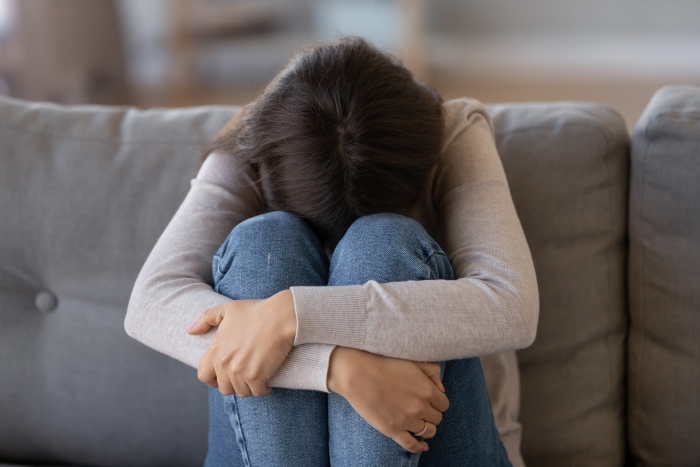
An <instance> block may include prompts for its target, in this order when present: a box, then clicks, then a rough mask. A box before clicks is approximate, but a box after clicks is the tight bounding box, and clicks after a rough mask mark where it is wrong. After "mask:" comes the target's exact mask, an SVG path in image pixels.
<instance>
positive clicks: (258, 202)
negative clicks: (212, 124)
mask: <svg viewBox="0 0 700 467" xmlns="http://www.w3.org/2000/svg"><path fill="white" fill-rule="evenodd" d="M264 209H265V206H264V202H263V197H262V194H261V193H260V191H259V188H258V186H257V184H256V183H254V180H253V178H252V174H251V173H250V169H249V168H248V167H247V166H245V165H244V164H241V163H240V162H239V161H238V160H236V159H235V158H234V157H232V156H229V155H225V154H221V153H213V154H211V155H210V156H209V157H208V158H207V159H206V161H205V162H204V164H203V165H202V168H201V169H200V171H199V173H198V175H197V177H196V178H195V179H194V180H193V181H192V187H191V189H190V191H189V193H188V194H187V197H186V198H185V200H184V201H183V203H182V205H181V206H180V208H179V209H178V211H177V213H176V214H175V216H174V217H173V219H172V220H171V221H170V224H169V225H168V227H167V228H166V229H165V231H164V232H163V234H162V235H161V237H160V239H159V240H158V242H157V243H156V245H155V247H154V248H153V251H152V252H151V254H150V255H149V257H148V259H147V261H146V263H145V264H144V266H143V268H142V269H141V272H140V274H139V276H138V279H137V280H136V284H135V285H134V289H133V291H132V294H131V299H130V301H129V307H128V310H127V315H126V321H125V328H126V332H127V333H128V334H129V335H130V336H131V337H133V338H135V339H137V340H139V341H140V342H142V343H144V344H146V345H147V346H149V347H151V348H153V349H155V350H158V351H160V352H163V353H165V354H166V355H169V356H171V357H174V358H176V359H177V360H180V361H182V362H184V363H186V364H188V365H190V366H193V367H196V366H197V365H198V364H199V361H200V359H201V357H202V355H203V354H204V352H205V351H206V350H207V347H208V346H209V343H210V341H211V339H212V337H213V335H214V332H213V331H212V332H209V333H207V334H206V335H204V336H190V335H188V334H187V333H186V332H185V328H186V327H187V326H188V325H189V324H190V323H192V322H194V321H195V319H197V318H198V317H199V316H200V315H201V314H202V313H203V312H204V311H205V310H207V309H210V308H214V307H217V306H218V305H223V304H226V303H229V302H231V300H230V299H228V298H226V297H224V296H223V295H219V294H217V293H216V292H214V291H213V290H212V288H211V287H210V286H209V285H208V284H209V283H210V281H211V261H212V257H213V256H214V253H215V252H216V251H217V249H218V248H219V246H220V245H221V244H222V243H223V241H224V240H225V239H226V237H227V235H228V234H229V233H230V232H231V230H232V229H233V228H234V227H235V226H236V225H237V224H238V223H239V222H241V221H243V220H245V219H247V218H249V217H253V216H255V215H257V214H260V213H261V212H263V211H264ZM333 348H334V347H333V346H332V345H317V344H312V345H304V346H298V347H295V348H294V349H293V350H292V352H290V354H289V356H288V357H287V359H286V360H285V361H284V363H283V364H282V366H281V367H280V368H279V370H277V372H276V373H275V374H274V376H273V377H272V378H271V379H270V380H269V381H268V384H269V385H270V386H281V387H288V388H298V389H316V390H321V391H326V390H327V388H326V374H327V370H328V360H329V358H330V354H331V352H332V350H333Z"/></svg>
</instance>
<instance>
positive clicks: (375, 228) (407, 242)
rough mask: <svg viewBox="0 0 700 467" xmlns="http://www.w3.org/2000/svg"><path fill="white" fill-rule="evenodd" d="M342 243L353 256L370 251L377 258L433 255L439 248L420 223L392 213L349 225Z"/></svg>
mask: <svg viewBox="0 0 700 467" xmlns="http://www.w3.org/2000/svg"><path fill="white" fill-rule="evenodd" d="M341 243H342V247H344V249H346V250H352V251H353V252H354V254H357V253H358V252H359V251H361V250H367V251H371V252H372V254H374V255H395V254H397V253H398V252H410V253H411V254H414V255H416V254H418V255H424V254H425V255H430V254H432V252H433V251H434V250H435V249H438V248H439V247H438V246H437V244H435V242H434V241H433V239H432V238H431V237H430V236H429V235H428V233H427V232H426V231H425V229H424V228H423V226H422V225H420V223H419V222H418V221H416V220H414V219H411V218H409V217H406V216H402V215H399V214H389V213H381V214H372V215H369V216H363V217H360V218H359V219H357V220H356V221H355V222H354V223H353V224H352V225H351V226H350V228H349V229H348V231H347V233H346V234H345V236H344V237H343V239H342V240H341ZM339 246H341V245H340V244H339ZM341 251H342V250H341Z"/></svg>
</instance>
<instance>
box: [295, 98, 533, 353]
mask: <svg viewBox="0 0 700 467" xmlns="http://www.w3.org/2000/svg"><path fill="white" fill-rule="evenodd" d="M445 108H446V112H447V115H446V140H445V148H444V150H443V152H442V155H441V159H440V161H439V164H438V168H437V172H436V178H435V181H434V185H433V191H434V192H433V197H434V201H435V205H436V210H437V212H439V213H440V215H441V218H442V222H443V229H444V232H445V244H444V245H441V246H442V247H443V249H444V250H445V252H446V253H447V255H448V257H449V259H450V262H451V264H452V266H453V269H454V272H455V277H456V278H457V279H456V280H454V281H443V280H431V281H412V282H393V283H386V284H378V283H377V282H374V281H370V282H367V283H366V284H364V285H357V286H342V287H293V288H292V292H293V294H294V300H295V305H296V312H297V323H298V326H297V335H296V339H295V345H307V344H308V343H323V344H335V345H341V346H346V347H354V348H358V349H362V350H366V351H368V352H372V353H376V354H380V355H386V356H391V357H397V358H405V359H410V360H416V361H440V360H451V359H459V358H467V357H473V356H481V355H488V354H494V353H499V352H504V351H508V350H513V349H518V348H523V347H527V346H529V345H530V344H531V343H532V342H533V340H534V338H535V332H536V328H537V319H538V313H539V296H538V292H537V283H536V278H535V270H534V265H533V262H532V257H531V255H530V250H529V248H528V245H527V242H526V240H525V235H524V233H523V230H522V227H521V225H520V221H519V219H518V217H517V214H516V212H515V207H514V205H513V201H512V199H511V196H510V191H509V188H508V182H507V180H506V177H505V173H504V171H503V167H502V165H501V161H500V158H499V156H498V153H497V150H496V146H495V142H494V137H493V129H492V127H491V121H490V118H489V116H488V113H487V112H486V110H485V109H484V107H483V106H482V105H481V104H479V103H478V102H476V101H471V100H466V99H464V100H459V101H452V102H450V103H447V104H446V105H445Z"/></svg>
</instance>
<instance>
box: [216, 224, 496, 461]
mask: <svg viewBox="0 0 700 467" xmlns="http://www.w3.org/2000/svg"><path fill="white" fill-rule="evenodd" d="M213 278H214V289H215V290H216V291H217V292H219V293H221V294H223V295H226V296H228V297H230V298H233V299H246V298H267V297H269V296H271V295H274V294H275V293H277V292H279V291H280V290H284V289H287V288H289V287H291V286H303V285H330V286H333V285H335V286H339V285H352V284H363V283H365V282H367V281H369V280H375V281H377V282H392V281H407V280H429V279H453V272H452V268H451V266H450V263H449V261H448V259H447V257H446V256H445V254H444V253H443V252H442V250H441V249H440V247H439V246H438V245H437V243H435V241H434V240H433V239H432V238H430V236H429V235H428V234H427V233H426V232H425V230H424V229H423V228H422V227H421V225H420V224H419V223H417V222H416V221H414V220H412V219H409V218H406V217H403V216H399V215H395V214H375V215H371V216H366V217H362V218H360V219H358V220H357V221H355V223H353V225H352V226H351V227H350V229H348V232H347V233H346V234H345V236H344V237H343V239H342V240H341V241H340V243H339V244H338V246H337V247H336V249H335V251H334V253H333V257H332V258H331V261H330V265H329V264H328V259H327V256H326V254H325V251H324V249H323V245H322V244H321V242H320V241H319V240H318V238H317V237H316V235H315V234H314V233H313V231H312V229H311V228H310V226H309V225H308V224H307V223H306V222H305V221H303V220H301V219H299V218H298V217H296V216H294V215H292V214H289V213H285V212H272V213H267V214H263V215H261V216H257V217H254V218H251V219H248V220H246V221H245V222H242V223H241V224H239V225H238V226H237V227H236V228H235V229H234V230H233V231H232V232H231V234H230V235H229V237H228V238H227V239H226V241H225V242H224V244H223V245H222V246H221V248H220V249H219V251H218V252H217V254H216V255H215V257H214V260H213ZM441 365H442V367H443V369H444V384H445V389H446V392H447V395H448V397H449V398H450V403H451V406H450V409H449V410H448V411H447V412H445V414H444V418H443V422H442V424H440V426H439V427H438V434H437V436H436V437H435V438H433V439H432V440H429V441H428V443H429V445H430V447H431V449H430V450H429V451H428V452H427V453H424V454H422V455H419V454H411V453H409V452H407V451H405V450H404V449H403V448H401V447H400V446H399V445H398V444H396V443H395V442H394V441H393V440H391V439H390V438H388V437H386V436H384V435H383V434H381V433H379V432H378V431H377V430H375V429H374V428H372V427H371V426H370V425H369V424H368V423H367V422H365V421H364V419H362V418H361V417H360V416H359V415H358V414H357V413H356V412H355V410H354V409H353V408H352V406H351V405H350V404H349V403H348V402H347V401H346V400H345V399H344V398H343V397H341V396H339V395H338V394H334V393H331V394H325V393H321V392H317V391H301V390H290V389H281V388H275V389H273V390H272V392H270V394H267V395H265V396H261V397H249V398H245V399H241V398H239V397H237V396H222V395H221V394H220V393H219V392H218V390H215V389H211V390H210V398H209V401H210V426H209V430H210V431H209V452H208V454H207V459H206V461H205V466H207V467H223V466H230V467H234V466H235V467H239V466H246V467H247V466H252V467H258V466H261V467H262V466H264V467H274V466H296V465H300V466H301V465H304V466H325V465H329V464H332V465H333V466H382V467H391V466H418V465H420V466H432V465H435V466H443V465H450V466H452V465H455V466H459V465H489V466H509V465H510V464H509V463H508V460H507V456H506V452H505V449H504V448H503V446H502V444H501V441H500V439H499V437H498V432H497V431H496V428H495V425H494V421H493V415H492V412H491V406H490V404H489V400H488V395H487V393H486V385H485V382H484V378H483V373H482V371H481V365H480V363H479V360H478V359H477V358H470V359H465V360H459V361H451V362H447V363H446V364H445V363H443V364H441ZM227 422H228V423H227Z"/></svg>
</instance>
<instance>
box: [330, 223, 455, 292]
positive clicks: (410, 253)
mask: <svg viewBox="0 0 700 467" xmlns="http://www.w3.org/2000/svg"><path fill="white" fill-rule="evenodd" d="M452 278H453V274H452V268H451V266H450V264H449V261H448V260H447V258H446V256H445V254H444V253H443V252H442V249H441V248H440V247H439V246H438V244H437V243H436V242H435V241H434V240H433V239H432V238H431V237H430V235H428V233H427V232H426V231H425V229H424V228H423V226H421V225H420V223H418V222H417V221H415V220H413V219H410V218H408V217H405V216H401V215H398V214H388V213H382V214H372V215H369V216H364V217H360V218H359V219H357V220H356V221H355V222H354V223H353V224H352V225H351V226H350V228H349V229H348V231H347V233H346V234H345V236H344V237H343V238H342V240H341V241H340V243H339V244H338V246H337V247H336V250H335V252H334V253H333V259H332V261H331V282H334V285H340V283H355V284H357V283H364V282H366V281H367V280H375V281H377V282H395V281H405V280H425V279H452ZM335 282H337V283H335Z"/></svg>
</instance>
